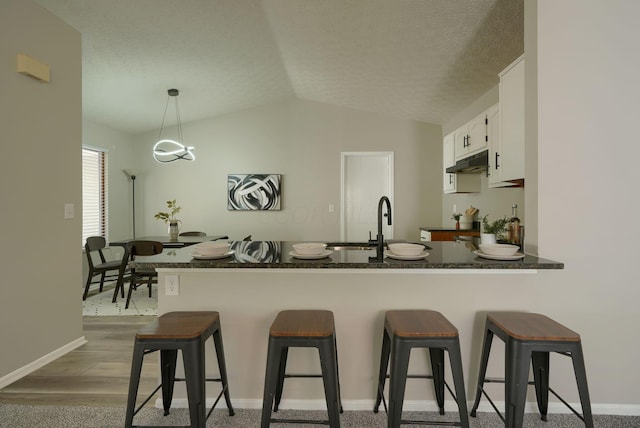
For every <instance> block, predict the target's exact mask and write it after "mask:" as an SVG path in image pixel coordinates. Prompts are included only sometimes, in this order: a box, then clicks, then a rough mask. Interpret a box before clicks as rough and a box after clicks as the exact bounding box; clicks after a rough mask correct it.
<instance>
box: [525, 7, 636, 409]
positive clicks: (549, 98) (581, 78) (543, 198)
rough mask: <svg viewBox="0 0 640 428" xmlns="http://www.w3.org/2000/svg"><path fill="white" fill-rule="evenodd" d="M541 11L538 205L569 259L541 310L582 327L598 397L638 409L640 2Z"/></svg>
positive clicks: (556, 255)
mask: <svg viewBox="0 0 640 428" xmlns="http://www.w3.org/2000/svg"><path fill="white" fill-rule="evenodd" d="M529 6H531V5H529ZM534 6H535V5H534ZM527 11H529V12H531V11H530V10H527ZM527 11H525V14H526V13H527ZM535 16H536V18H537V22H533V23H534V24H537V25H536V27H535V28H536V29H539V30H538V31H537V39H536V40H537V51H535V52H534V53H537V58H536V61H534V63H537V66H538V67H537V70H536V71H537V79H538V85H537V91H536V93H537V101H538V105H537V110H536V112H535V114H537V116H538V128H537V134H538V140H537V145H538V159H537V161H538V166H537V174H538V193H537V200H538V205H537V207H530V206H527V210H529V209H535V211H536V214H537V217H538V229H539V230H538V238H537V239H538V242H537V244H538V247H539V252H540V254H542V255H544V256H545V257H549V258H552V259H557V260H561V261H563V262H565V267H566V268H565V270H564V271H563V272H561V273H559V274H558V275H553V276H552V278H551V280H550V281H549V282H539V283H538V284H536V287H537V293H538V295H539V296H540V301H539V302H538V304H536V305H533V304H532V305H531V309H532V310H540V309H542V310H543V311H544V312H547V313H548V314H549V315H550V316H553V317H555V318H557V319H558V320H560V321H563V322H565V323H566V324H567V325H569V326H570V327H571V328H573V329H575V330H576V331H577V332H579V333H581V335H582V339H583V344H584V345H583V346H584V348H585V359H586V364H587V370H588V376H589V385H590V388H591V397H592V401H593V402H595V403H620V404H627V405H634V406H635V409H636V411H638V408H639V407H640V389H639V387H638V385H639V384H640V382H639V380H640V377H639V376H638V370H637V359H638V358H637V357H638V353H639V351H640V348H639V346H638V342H637V341H636V338H637V334H636V333H635V332H636V331H637V328H638V326H639V325H640V311H638V302H639V301H640V287H638V274H637V265H638V250H637V243H636V239H637V238H638V237H639V236H640V223H638V222H636V221H628V219H629V216H633V215H634V214H633V213H635V212H638V210H639V209H640V202H639V201H638V198H636V197H635V195H636V194H637V189H636V188H635V186H636V184H637V183H639V182H640V169H639V168H638V165H637V161H636V160H637V159H638V157H639V156H640V146H639V145H638V144H637V142H636V141H635V140H636V138H635V135H636V134H637V132H636V130H637V117H638V112H639V109H638V100H639V99H640V84H638V74H637V70H638V69H640V51H639V50H638V49H637V40H638V38H639V37H640V30H638V25H637V17H638V16H640V2H637V1H634V0H612V1H607V2H595V1H592V2H584V1H581V0H565V1H561V2H558V1H554V0H538V2H537V13H536V14H535ZM525 49H528V48H525ZM528 61H529V51H527V62H528ZM529 78H531V76H529V75H527V79H529ZM529 114H531V112H529ZM529 118H530V116H529V115H528V116H527V119H529ZM528 135H529V134H528ZM553 374H554V373H552V375H553ZM623 410H624V408H620V411H623Z"/></svg>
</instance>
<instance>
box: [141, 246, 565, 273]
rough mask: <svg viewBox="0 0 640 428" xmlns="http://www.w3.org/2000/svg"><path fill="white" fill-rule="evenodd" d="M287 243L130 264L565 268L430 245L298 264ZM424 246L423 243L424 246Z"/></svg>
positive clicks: (184, 251) (170, 251)
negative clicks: (417, 256)
mask: <svg viewBox="0 0 640 428" xmlns="http://www.w3.org/2000/svg"><path fill="white" fill-rule="evenodd" d="M295 243H296V242H288V241H234V242H232V243H231V248H232V250H233V254H231V255H230V256H228V257H225V258H221V259H213V260H200V259H196V258H194V257H193V256H192V253H193V252H194V251H195V249H196V246H197V245H196V246H190V247H185V248H179V249H175V248H167V249H165V250H164V251H163V252H162V254H158V255H156V256H149V257H137V258H136V260H135V261H133V262H131V264H132V266H135V267H139V268H146V269H149V268H154V269H155V268H172V269H176V268H178V269H185V268H186V269H194V268H214V269H233V268H245V269H246V268H249V269H251V268H257V269H274V268H276V269H409V270H411V269H416V270H417V269H564V264H563V263H561V262H556V261H553V260H547V259H543V258H539V257H536V256H531V255H526V256H525V257H524V258H523V259H520V260H515V261H500V260H488V259H485V258H482V257H479V256H478V255H476V254H475V253H474V250H476V248H475V247H474V246H473V244H472V243H469V242H467V243H463V242H429V243H427V244H426V247H427V248H426V249H425V251H427V252H428V253H429V254H428V256H427V257H426V258H424V259H422V260H396V259H392V258H390V257H386V256H384V257H382V258H381V259H378V260H371V259H370V257H374V258H375V257H376V251H375V248H374V249H371V250H354V249H349V250H338V251H334V252H332V253H331V254H330V255H328V256H327V257H324V258H322V259H317V260H301V259H297V258H295V257H293V256H292V255H291V252H292V250H293V247H292V245H293V244H295ZM423 244H424V243H423Z"/></svg>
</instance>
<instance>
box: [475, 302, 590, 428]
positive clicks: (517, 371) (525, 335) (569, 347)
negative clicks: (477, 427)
mask: <svg viewBox="0 0 640 428" xmlns="http://www.w3.org/2000/svg"><path fill="white" fill-rule="evenodd" d="M494 335H496V336H498V337H499V338H500V339H502V341H504V343H505V352H506V355H505V377H504V379H495V378H493V379H492V378H486V374H487V363H488V362H489V352H490V351H491V342H492V340H493V336H494ZM550 352H555V353H558V354H561V355H565V356H568V357H571V360H572V362H573V370H574V373H575V376H576V382H577V384H578V394H579V395H580V403H581V405H582V413H583V414H582V415H580V414H579V413H578V412H577V411H576V410H575V409H573V407H571V406H570V405H569V403H567V402H566V401H565V400H564V399H562V397H560V396H559V395H558V394H557V393H556V392H555V391H554V390H553V389H551V388H550V387H549V353H550ZM529 361H531V363H532V365H533V378H534V380H533V382H529ZM490 382H497V383H504V384H505V385H504V391H505V415H504V416H503V415H502V414H501V413H500V411H499V410H498V408H497V407H496V405H495V404H494V403H493V401H491V398H490V397H489V395H488V394H487V392H486V391H485V390H484V384H485V383H490ZM531 384H533V385H535V390H536V399H537V402H538V410H539V411H540V415H541V418H542V420H543V421H546V420H547V409H548V403H549V391H550V392H551V393H552V394H553V395H555V396H556V397H557V398H558V399H559V400H560V401H562V403H563V404H565V405H566V406H567V407H568V408H569V409H570V410H571V411H572V412H573V413H574V414H576V415H577V416H578V417H579V418H580V419H581V420H582V421H583V422H584V424H585V426H587V427H588V428H593V416H592V414H591V404H590V401H589V388H588V387H587V374H586V370H585V366H584V358H583V355H582V344H581V341H580V335H578V333H576V332H574V331H572V330H570V329H568V328H567V327H565V326H563V325H562V324H559V323H558V322H556V321H554V320H552V319H550V318H548V317H546V316H544V315H540V314H534V313H523V312H490V313H488V314H487V320H486V327H485V336H484V343H483V345H482V359H481V362H480V373H479V376H478V388H477V390H476V400H475V403H474V404H473V408H472V409H471V416H473V417H475V416H476V411H477V410H478V405H479V404H480V399H481V398H482V395H483V394H484V396H485V397H486V398H487V400H489V403H490V404H491V406H492V407H493V409H494V410H495V411H496V412H497V413H498V415H499V416H500V418H501V419H502V421H503V422H505V425H506V426H507V427H510V428H511V427H522V423H523V418H524V407H525V401H526V397H527V386H528V385H531Z"/></svg>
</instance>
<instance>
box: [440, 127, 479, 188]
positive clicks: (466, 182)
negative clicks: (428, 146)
mask: <svg viewBox="0 0 640 428" xmlns="http://www.w3.org/2000/svg"><path fill="white" fill-rule="evenodd" d="M455 138H456V133H455V132H453V133H451V134H449V135H447V136H446V137H444V140H443V143H442V178H443V181H442V191H443V192H444V193H472V192H479V191H480V183H481V182H480V174H449V173H447V167H449V166H453V165H455V164H456V159H455Z"/></svg>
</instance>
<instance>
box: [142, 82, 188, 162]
mask: <svg viewBox="0 0 640 428" xmlns="http://www.w3.org/2000/svg"><path fill="white" fill-rule="evenodd" d="M167 92H168V94H169V96H168V97H167V105H166V106H165V108H164V116H163V117H162V125H161V126H160V135H159V136H158V142H157V143H156V144H155V145H154V146H153V158H154V159H155V160H157V161H158V162H161V163H168V162H173V161H177V160H180V159H181V160H187V161H193V160H196V157H195V155H194V154H193V147H187V146H185V145H183V144H182V142H183V141H184V139H183V138H182V123H180V110H179V109H178V94H179V92H178V90H177V89H169V90H168V91H167ZM171 98H173V99H174V100H175V104H176V123H177V127H178V140H179V141H175V140H169V139H162V131H163V130H164V121H165V120H166V119H167V110H168V108H169V102H170V101H171Z"/></svg>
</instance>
